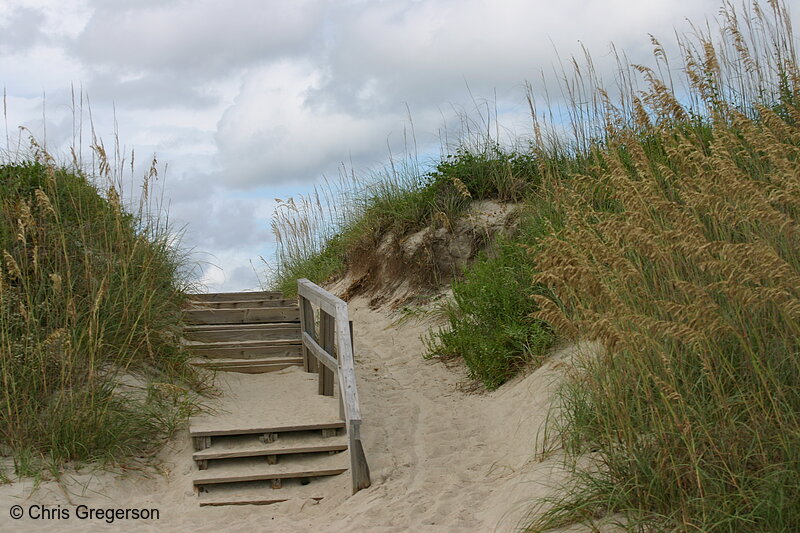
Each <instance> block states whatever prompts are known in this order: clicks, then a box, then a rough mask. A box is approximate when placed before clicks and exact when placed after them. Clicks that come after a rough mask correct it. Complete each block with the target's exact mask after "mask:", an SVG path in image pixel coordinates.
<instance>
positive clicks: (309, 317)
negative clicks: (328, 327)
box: [297, 292, 319, 372]
mask: <svg viewBox="0 0 800 533" xmlns="http://www.w3.org/2000/svg"><path fill="white" fill-rule="evenodd" d="M297 303H298V304H299V305H300V331H301V332H305V333H308V334H309V335H310V336H311V338H312V339H314V340H316V338H317V334H316V331H314V330H315V329H316V328H315V325H314V308H313V307H311V302H309V301H308V299H307V298H305V297H303V296H301V295H300V294H299V292H298V294H297ZM300 344H301V346H302V348H303V370H305V371H306V372H316V371H317V367H318V366H319V364H318V363H317V358H316V357H314V356H313V355H312V354H311V353H309V351H308V348H306V345H305V343H302V342H301V343H300Z"/></svg>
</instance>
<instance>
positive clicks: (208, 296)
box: [186, 291, 283, 302]
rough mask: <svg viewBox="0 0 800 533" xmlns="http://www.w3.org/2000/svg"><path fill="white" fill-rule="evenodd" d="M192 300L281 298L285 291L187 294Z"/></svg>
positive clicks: (215, 300)
mask: <svg viewBox="0 0 800 533" xmlns="http://www.w3.org/2000/svg"><path fill="white" fill-rule="evenodd" d="M186 296H187V297H188V298H189V299H190V300H199V301H203V302H219V301H226V300H227V301H231V300H238V301H241V300H280V299H282V298H283V293H282V292H280V291H253V292H204V293H193V294H187V295H186Z"/></svg>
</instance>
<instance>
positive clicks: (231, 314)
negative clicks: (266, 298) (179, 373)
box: [183, 307, 300, 324]
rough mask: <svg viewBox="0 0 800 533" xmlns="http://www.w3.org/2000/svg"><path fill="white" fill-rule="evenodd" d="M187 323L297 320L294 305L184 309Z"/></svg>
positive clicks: (248, 322) (245, 322) (297, 312)
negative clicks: (255, 307) (254, 307)
mask: <svg viewBox="0 0 800 533" xmlns="http://www.w3.org/2000/svg"><path fill="white" fill-rule="evenodd" d="M183 317H184V321H185V322H186V323H187V324H254V323H265V322H299V321H300V311H299V309H297V308H296V307H263V308H257V309H186V310H184V311H183Z"/></svg>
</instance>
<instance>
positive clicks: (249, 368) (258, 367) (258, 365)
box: [191, 357, 303, 374]
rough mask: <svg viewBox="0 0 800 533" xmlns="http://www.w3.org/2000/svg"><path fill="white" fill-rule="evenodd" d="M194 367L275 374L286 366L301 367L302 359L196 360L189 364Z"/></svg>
mask: <svg viewBox="0 0 800 533" xmlns="http://www.w3.org/2000/svg"><path fill="white" fill-rule="evenodd" d="M191 364H193V365H194V366H199V367H203V368H208V369H210V370H220V371H224V372H244V373H247V374H260V373H263V372H275V371H276V370H282V369H284V368H286V367H288V366H292V365H297V366H303V358H302V357H272V358H260V359H213V360H208V359H197V360H194V361H192V362H191Z"/></svg>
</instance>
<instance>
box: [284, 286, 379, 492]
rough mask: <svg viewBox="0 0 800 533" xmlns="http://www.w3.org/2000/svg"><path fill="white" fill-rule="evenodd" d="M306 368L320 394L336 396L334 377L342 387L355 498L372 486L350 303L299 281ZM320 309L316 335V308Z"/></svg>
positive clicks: (342, 411)
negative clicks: (363, 434) (314, 374)
mask: <svg viewBox="0 0 800 533" xmlns="http://www.w3.org/2000/svg"><path fill="white" fill-rule="evenodd" d="M297 298H298V303H299V305H300V327H301V330H302V338H303V367H304V369H305V371H306V372H318V373H319V394H324V395H326V396H333V387H334V373H335V375H336V378H337V380H336V381H337V382H338V384H339V416H340V417H341V418H342V419H343V420H344V421H345V424H346V427H347V435H348V437H349V439H350V442H349V449H350V473H351V475H352V478H353V494H355V493H356V492H358V491H359V490H361V489H365V488H367V487H369V486H370V479H369V466H368V465H367V458H366V457H365V455H364V447H363V445H362V444H361V407H360V406H359V404H358V389H357V388H356V369H355V365H354V361H353V323H352V322H350V320H349V318H348V314H347V303H345V302H344V301H343V300H341V299H339V298H337V297H336V296H334V295H333V294H331V293H329V292H328V291H326V290H325V289H323V288H322V287H319V286H318V285H315V284H314V283H311V282H310V281H309V280H307V279H299V280H297ZM315 306H316V307H317V308H319V333H317V328H316V323H317V321H316V319H315V316H314V307H315Z"/></svg>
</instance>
